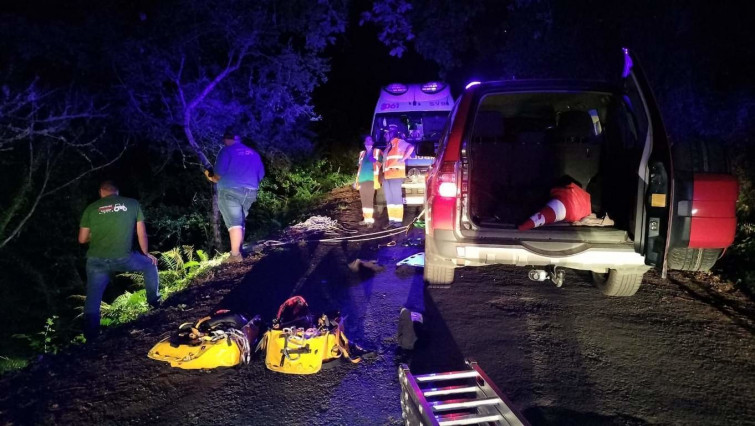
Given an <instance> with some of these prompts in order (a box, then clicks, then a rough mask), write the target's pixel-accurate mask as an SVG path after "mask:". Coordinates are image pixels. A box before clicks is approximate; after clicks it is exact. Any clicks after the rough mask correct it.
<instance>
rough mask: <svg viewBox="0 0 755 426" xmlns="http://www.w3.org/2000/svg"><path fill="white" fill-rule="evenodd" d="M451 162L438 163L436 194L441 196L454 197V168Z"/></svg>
mask: <svg viewBox="0 0 755 426" xmlns="http://www.w3.org/2000/svg"><path fill="white" fill-rule="evenodd" d="M455 169H456V168H455V165H454V163H452V162H446V163H443V164H441V165H440V170H438V180H437V183H438V195H439V196H441V197H443V198H455V197H456V170H455Z"/></svg>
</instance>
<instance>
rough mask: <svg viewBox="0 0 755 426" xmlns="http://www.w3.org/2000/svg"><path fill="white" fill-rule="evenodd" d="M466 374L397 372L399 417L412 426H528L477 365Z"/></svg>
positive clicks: (471, 362)
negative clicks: (478, 425) (399, 390)
mask: <svg viewBox="0 0 755 426" xmlns="http://www.w3.org/2000/svg"><path fill="white" fill-rule="evenodd" d="M465 361H466V364H467V369H466V370H461V371H448V372H442V373H430V374H422V375H414V374H412V372H411V371H410V370H409V366H408V365H406V364H401V365H400V366H399V368H398V378H399V384H400V385H401V417H403V418H404V421H405V422H406V424H412V425H415V424H416V425H426V426H439V425H472V424H475V425H476V424H485V425H502V426H503V425H506V426H529V422H527V419H525V418H524V416H523V415H522V413H520V412H519V411H518V410H517V409H516V407H515V406H514V404H512V403H511V401H510V400H509V399H508V398H506V395H504V394H503V392H501V390H500V389H499V388H498V386H496V384H495V383H493V381H492V380H490V377H488V375H487V374H486V373H485V372H484V371H483V370H482V368H481V367H480V366H479V365H478V364H477V362H476V361H474V360H472V359H467V360H465Z"/></svg>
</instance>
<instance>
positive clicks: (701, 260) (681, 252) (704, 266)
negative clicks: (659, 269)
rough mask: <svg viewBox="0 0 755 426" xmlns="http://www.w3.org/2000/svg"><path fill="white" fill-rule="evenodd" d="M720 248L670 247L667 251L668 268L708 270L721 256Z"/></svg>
mask: <svg viewBox="0 0 755 426" xmlns="http://www.w3.org/2000/svg"><path fill="white" fill-rule="evenodd" d="M722 251H723V250H721V249H694V248H680V247H676V248H672V249H669V251H668V268H669V269H676V270H679V271H710V268H712V267H713V265H714V264H715V263H716V261H717V260H718V258H719V257H721V252H722Z"/></svg>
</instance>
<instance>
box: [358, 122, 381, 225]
mask: <svg viewBox="0 0 755 426" xmlns="http://www.w3.org/2000/svg"><path fill="white" fill-rule="evenodd" d="M382 157H383V152H382V151H380V150H379V149H377V148H373V140H372V136H370V135H365V136H364V151H362V152H360V153H359V161H358V162H357V164H358V165H359V169H358V170H357V178H356V181H355V182H354V188H355V189H358V190H359V198H360V199H361V201H362V217H363V218H364V219H363V220H362V221H361V222H359V224H360V225H366V226H367V227H372V225H373V224H374V223H375V217H374V211H375V208H374V206H375V190H376V189H379V188H380V178H379V177H380V168H381V167H382V163H381V162H382V160H383V158H382Z"/></svg>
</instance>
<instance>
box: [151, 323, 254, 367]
mask: <svg viewBox="0 0 755 426" xmlns="http://www.w3.org/2000/svg"><path fill="white" fill-rule="evenodd" d="M261 326H262V320H261V318H260V317H259V315H258V316H255V317H254V318H253V319H252V320H251V321H247V320H246V318H245V317H244V316H243V315H241V314H235V313H232V312H230V311H228V310H219V311H217V312H215V313H214V314H212V315H210V316H206V317H204V318H201V319H200V320H199V321H197V322H196V323H184V324H181V326H179V327H178V330H177V331H176V332H174V333H173V334H172V335H171V336H169V337H167V338H165V339H163V340H161V341H160V342H159V343H157V344H156V345H155V346H153V347H152V349H150V351H149V353H148V354H147V356H148V357H149V358H152V359H155V360H158V361H164V362H167V363H169V364H170V366H171V367H177V368H182V369H187V370H194V369H201V368H216V367H233V366H235V365H238V364H240V363H242V362H243V363H244V364H247V363H249V359H250V356H251V353H252V351H251V348H252V347H254V345H255V344H256V343H257V340H258V339H259V335H260V328H261Z"/></svg>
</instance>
